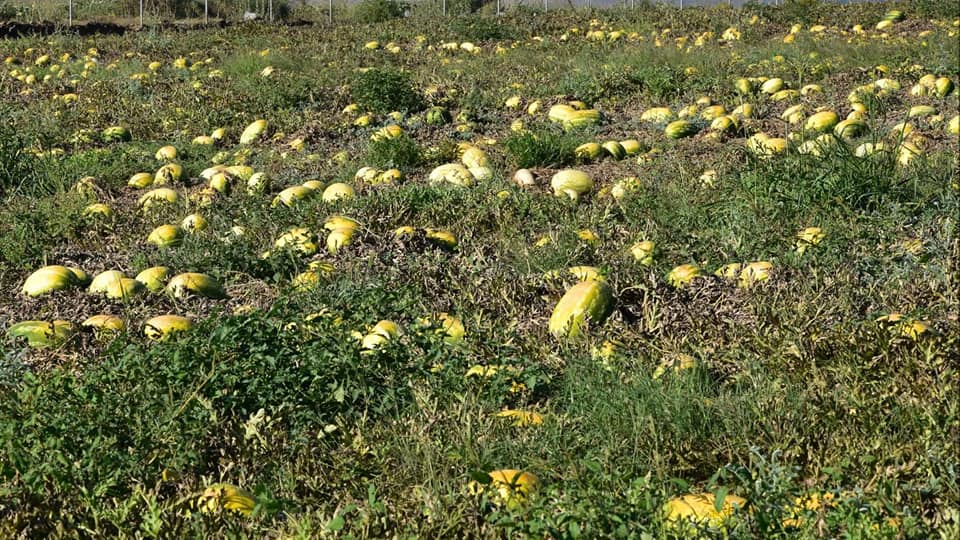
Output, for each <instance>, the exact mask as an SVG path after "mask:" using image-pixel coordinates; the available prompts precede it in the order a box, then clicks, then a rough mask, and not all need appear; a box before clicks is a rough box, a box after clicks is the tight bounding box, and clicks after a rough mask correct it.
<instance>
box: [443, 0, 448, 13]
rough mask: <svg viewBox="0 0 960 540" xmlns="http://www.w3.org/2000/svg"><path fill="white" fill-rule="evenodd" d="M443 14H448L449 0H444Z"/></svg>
mask: <svg viewBox="0 0 960 540" xmlns="http://www.w3.org/2000/svg"><path fill="white" fill-rule="evenodd" d="M443 15H444V16H446V15H447V0H443Z"/></svg>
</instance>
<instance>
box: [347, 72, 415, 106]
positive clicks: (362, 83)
mask: <svg viewBox="0 0 960 540" xmlns="http://www.w3.org/2000/svg"><path fill="white" fill-rule="evenodd" d="M352 95H353V99H354V101H356V102H357V104H359V105H360V106H361V107H363V108H365V109H367V110H369V111H373V112H377V113H388V112H392V111H401V112H407V111H417V110H420V109H421V108H422V107H423V98H422V97H421V96H420V93H419V92H417V90H416V89H415V88H414V86H413V82H412V81H411V79H410V75H408V74H407V73H404V72H402V71H397V70H393V69H371V70H369V71H366V72H364V73H361V74H360V75H359V76H358V77H357V79H356V81H355V82H354V85H353V90H352Z"/></svg>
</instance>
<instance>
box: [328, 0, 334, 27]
mask: <svg viewBox="0 0 960 540" xmlns="http://www.w3.org/2000/svg"><path fill="white" fill-rule="evenodd" d="M327 22H329V23H332V22H333V0H328V1H327Z"/></svg>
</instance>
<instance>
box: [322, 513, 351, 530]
mask: <svg viewBox="0 0 960 540" xmlns="http://www.w3.org/2000/svg"><path fill="white" fill-rule="evenodd" d="M346 524H347V521H346V520H345V519H343V516H336V517H334V518H333V519H331V520H330V523H327V530H328V531H333V532H336V531H340V530H343V526H344V525H346Z"/></svg>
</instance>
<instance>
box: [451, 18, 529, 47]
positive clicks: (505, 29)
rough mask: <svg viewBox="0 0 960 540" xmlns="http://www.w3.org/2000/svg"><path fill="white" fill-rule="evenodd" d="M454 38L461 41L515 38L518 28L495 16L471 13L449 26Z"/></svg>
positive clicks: (454, 20)
mask: <svg viewBox="0 0 960 540" xmlns="http://www.w3.org/2000/svg"><path fill="white" fill-rule="evenodd" d="M448 28H449V29H450V34H451V37H452V38H453V39H458V40H461V41H490V40H496V39H515V38H516V34H517V32H516V29H515V28H514V27H512V26H510V25H507V24H504V23H502V22H500V21H498V20H497V19H495V18H493V17H482V16H478V15H471V16H467V17H457V18H455V19H453V20H452V21H451V22H450V25H449V27H448Z"/></svg>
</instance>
